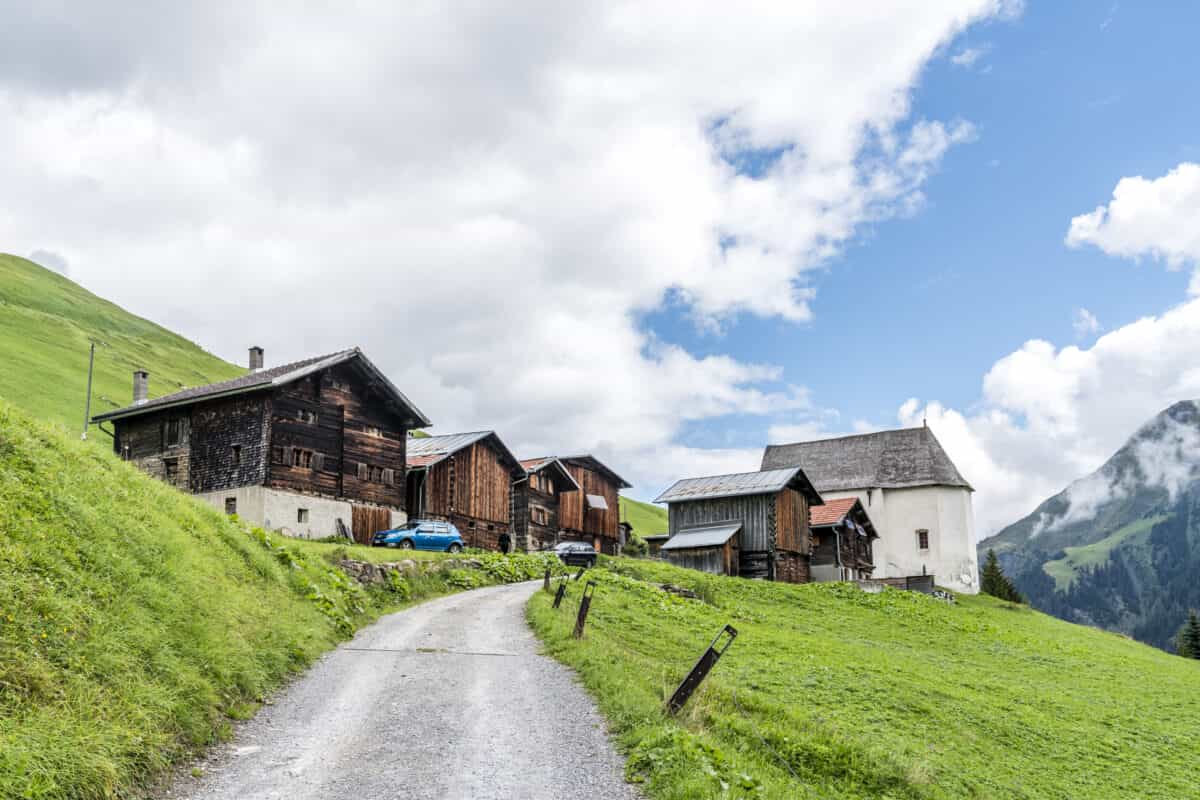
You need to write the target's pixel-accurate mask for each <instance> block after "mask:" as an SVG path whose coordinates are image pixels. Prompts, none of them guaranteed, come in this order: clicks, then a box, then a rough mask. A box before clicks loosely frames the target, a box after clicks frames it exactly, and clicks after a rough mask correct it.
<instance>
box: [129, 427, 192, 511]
mask: <svg viewBox="0 0 1200 800" xmlns="http://www.w3.org/2000/svg"><path fill="white" fill-rule="evenodd" d="M113 430H114V435H113V451H114V452H116V454H117V455H118V456H120V457H121V458H122V459H124V460H126V461H129V462H132V463H133V464H134V466H136V467H137V468H138V469H140V470H141V471H142V472H145V473H146V474H147V475H150V476H152V477H155V478H158V479H159V480H161V481H164V482H166V483H169V484H170V485H172V486H175V487H178V488H180V489H183V490H185V491H186V490H187V488H188V482H189V475H190V474H191V444H190V430H191V412H190V410H189V409H187V408H183V409H178V408H175V409H166V410H164V411H160V412H158V413H153V414H145V415H143V416H139V417H132V418H130V419H124V420H116V421H115V422H114V423H113Z"/></svg>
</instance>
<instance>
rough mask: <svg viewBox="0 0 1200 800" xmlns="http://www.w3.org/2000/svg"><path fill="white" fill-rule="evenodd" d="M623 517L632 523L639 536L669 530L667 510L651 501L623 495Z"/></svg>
mask: <svg viewBox="0 0 1200 800" xmlns="http://www.w3.org/2000/svg"><path fill="white" fill-rule="evenodd" d="M621 519H623V520H625V521H626V522H628V523H629V524H630V525H632V526H633V532H634V533H636V534H637V535H638V536H653V535H654V534H656V533H666V532H667V510H666V509H665V508H660V507H659V506H656V505H653V504H651V503H642V502H640V501H638V500H631V499H629V498H628V497H621Z"/></svg>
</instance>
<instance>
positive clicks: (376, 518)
mask: <svg viewBox="0 0 1200 800" xmlns="http://www.w3.org/2000/svg"><path fill="white" fill-rule="evenodd" d="M390 527H392V512H391V511H389V510H388V509H386V508H379V507H378V506H353V517H352V524H351V532H352V533H353V534H354V541H356V542H358V543H359V544H370V543H371V537H372V536H373V535H374V534H376V533H378V532H379V531H386V530H387V529H388V528H390Z"/></svg>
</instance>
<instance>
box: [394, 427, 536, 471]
mask: <svg viewBox="0 0 1200 800" xmlns="http://www.w3.org/2000/svg"><path fill="white" fill-rule="evenodd" d="M484 439H491V440H492V444H493V445H494V446H495V447H496V449H497V450H498V451H499V452H500V455H501V456H503V457H504V458H505V459H506V460H507V461H508V463H509V466H510V467H512V469H513V471H514V472H516V473H522V474H523V473H524V472H525V470H524V468H523V467H522V466H521V462H520V461H518V460H517V457H516V456H514V455H513V454H512V451H510V450H509V449H508V447H507V446H506V445H505V444H504V442H503V441H502V440H501V439H500V437H499V436H497V435H496V432H495V431H470V432H468V433H447V434H444V435H442V436H424V437H421V438H410V439H409V440H408V448H407V451H406V454H405V462H406V464H407V466H408V468H409V469H421V468H425V467H431V466H433V465H434V464H437V463H438V462H440V461H441V460H442V459H444V458H447V457H449V456H451V455H453V454H454V453H457V452H458V451H459V450H462V449H463V448H464V447H470V446H471V445H473V444H475V443H476V442H480V441H483V440H484Z"/></svg>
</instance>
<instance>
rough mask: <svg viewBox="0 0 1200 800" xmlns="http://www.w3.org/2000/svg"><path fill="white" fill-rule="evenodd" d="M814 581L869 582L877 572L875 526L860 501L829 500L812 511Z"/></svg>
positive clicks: (850, 499) (843, 498)
mask: <svg viewBox="0 0 1200 800" xmlns="http://www.w3.org/2000/svg"><path fill="white" fill-rule="evenodd" d="M812 537H813V554H812V579H813V580H814V581H861V580H868V579H870V577H871V572H872V570H874V568H875V562H874V558H873V548H872V545H873V544H874V541H875V540H876V539H878V538H879V534H878V533H876V532H875V525H874V524H872V522H871V518H870V517H869V516H867V510H866V509H865V508H863V504H862V501H861V500H859V499H858V498H857V497H842V498H839V499H837V500H826V501H825V505H823V506H818V507H817V508H814V509H813V511H812Z"/></svg>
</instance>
